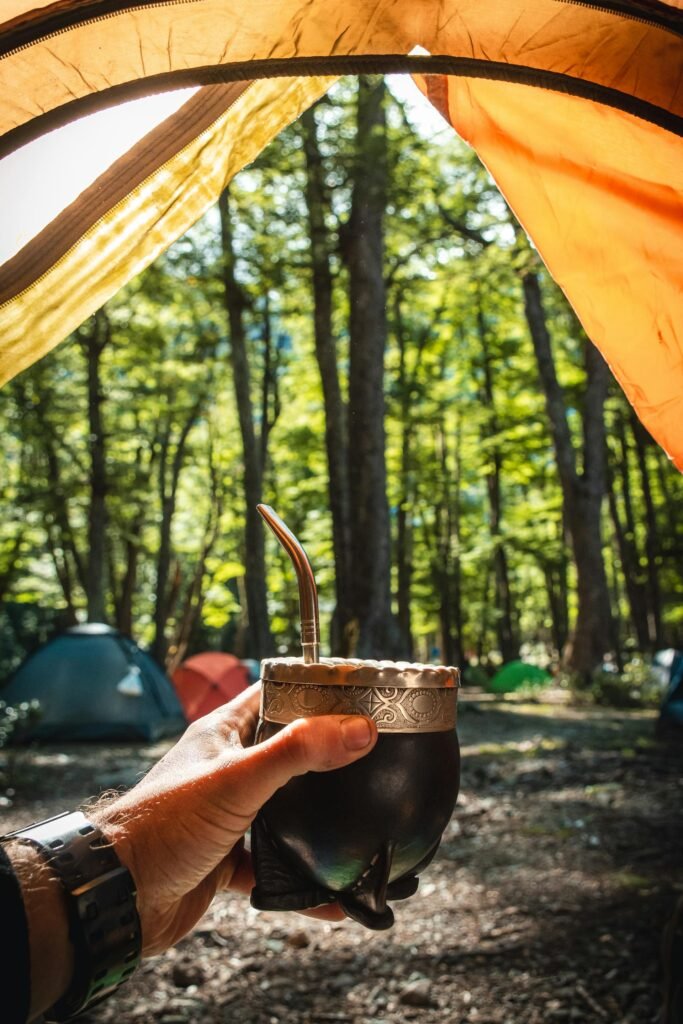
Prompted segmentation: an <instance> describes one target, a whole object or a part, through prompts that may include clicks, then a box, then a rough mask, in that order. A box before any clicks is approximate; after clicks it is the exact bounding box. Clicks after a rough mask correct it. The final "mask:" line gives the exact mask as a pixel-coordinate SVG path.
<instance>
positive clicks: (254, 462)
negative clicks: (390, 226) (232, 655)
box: [218, 189, 273, 658]
mask: <svg viewBox="0 0 683 1024" xmlns="http://www.w3.org/2000/svg"><path fill="white" fill-rule="evenodd" d="M218 209H219V212H220V220H221V242H222V249H223V256H222V270H223V287H224V300H225V308H226V311H227V315H228V325H229V331H230V363H231V366H232V376H233V384H234V391H235V401H236V404H237V411H238V416H239V424H240V432H241V435H242V449H243V454H244V477H243V493H244V515H245V528H244V567H245V589H246V599H247V613H248V616H249V621H248V626H247V634H246V649H245V651H244V654H245V655H247V656H249V657H253V658H261V657H264V656H265V655H267V654H270V653H272V650H273V640H272V636H271V632H270V622H269V619H268V602H267V596H266V563H265V545H264V531H263V523H262V520H261V517H260V516H259V514H258V512H257V510H256V506H257V505H258V504H259V502H260V501H262V499H263V471H264V464H263V457H264V449H263V447H262V446H261V444H260V442H259V439H258V437H257V434H256V429H255V427H254V410H253V404H252V399H251V374H250V370H249V358H248V354H247V339H246V330H245V325H244V310H245V306H246V296H245V294H244V291H243V289H242V288H241V287H240V284H239V282H238V280H237V275H236V273H235V259H236V257H235V245H234V239H233V226H232V218H231V211H230V197H229V191H228V189H226V190H225V191H224V192H223V193H222V195H221V196H220V198H219V200H218ZM261 429H262V430H265V429H266V425H265V422H264V423H263V424H262V428H261Z"/></svg>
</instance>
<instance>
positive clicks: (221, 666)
mask: <svg viewBox="0 0 683 1024" xmlns="http://www.w3.org/2000/svg"><path fill="white" fill-rule="evenodd" d="M173 685H174V686H175V689H176V693H177V694H178V697H179V699H180V703H181V704H182V706H183V711H184V712H185V717H186V718H187V720H188V722H194V721H196V720H197V719H198V718H202V717H203V716H204V715H208V713H209V712H210V711H213V710H214V709H215V708H218V707H220V706H221V704H225V703H226V702H227V701H229V700H232V698H233V697H236V696H237V694H238V693H241V692H242V690H245V689H246V688H247V686H248V685H249V673H248V671H247V667H246V665H244V664H243V662H241V661H240V660H239V658H236V657H235V656H234V655H233V654H223V653H221V652H220V651H206V652H204V653H203V654H195V655H193V657H191V658H187V659H186V660H185V661H184V662H183V663H182V664H181V665H179V666H178V668H177V669H176V670H175V672H174V673H173Z"/></svg>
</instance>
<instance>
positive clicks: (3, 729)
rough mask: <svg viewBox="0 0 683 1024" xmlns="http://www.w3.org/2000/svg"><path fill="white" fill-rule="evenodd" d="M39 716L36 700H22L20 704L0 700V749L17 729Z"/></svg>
mask: <svg viewBox="0 0 683 1024" xmlns="http://www.w3.org/2000/svg"><path fill="white" fill-rule="evenodd" d="M39 718H40V703H39V702H38V701H37V700H31V701H23V702H22V703H21V704H6V703H5V701H4V700H0V750H2V748H3V747H6V746H7V744H8V743H9V742H10V740H11V738H12V735H13V733H15V732H16V731H17V729H20V728H21V726H22V725H29V724H31V723H32V722H35V721H37V720H38V719H39Z"/></svg>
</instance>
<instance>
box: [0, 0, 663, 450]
mask: <svg viewBox="0 0 683 1024" xmlns="http://www.w3.org/2000/svg"><path fill="white" fill-rule="evenodd" d="M0 19H1V20H0V175H1V172H2V165H3V162H4V161H3V159H2V158H3V157H5V158H6V159H7V160H9V159H15V160H16V159H18V160H19V161H21V159H24V160H25V161H26V162H27V163H30V161H31V158H32V154H35V153H37V152H39V150H38V149H37V148H36V147H38V146H39V145H40V143H41V140H42V138H43V137H44V136H45V135H46V134H47V133H49V132H53V131H57V132H59V131H66V129H65V128H63V127H61V126H64V125H68V124H69V123H70V122H73V121H74V120H75V119H77V118H82V117H85V116H86V115H88V114H91V115H92V114H93V113H95V114H97V112H98V111H102V110H103V109H104V108H106V107H109V106H111V105H112V104H115V103H120V102H122V101H126V100H128V101H130V100H132V99H134V97H136V96H142V95H149V94H152V93H155V92H163V91H167V90H170V89H181V88H188V87H192V88H193V89H194V90H195V91H194V93H193V94H192V95H191V96H190V98H189V99H188V100H187V101H186V102H185V103H183V104H182V105H181V106H180V108H179V109H178V110H177V111H176V112H174V113H172V114H171V115H170V116H169V117H167V118H166V119H165V120H163V121H162V122H161V123H160V124H159V125H157V126H156V127H155V128H153V129H152V130H151V131H150V132H149V133H148V134H147V135H146V136H145V137H144V138H142V139H140V140H138V141H137V142H136V143H135V145H134V146H133V147H132V148H131V151H130V152H129V153H124V154H122V155H120V156H119V157H118V158H117V160H116V161H115V162H114V163H113V164H112V166H111V167H109V168H107V169H105V170H104V171H103V172H102V173H101V174H100V175H98V176H97V177H96V178H95V180H93V181H91V182H90V183H89V184H88V185H87V187H84V188H83V190H82V191H80V192H79V193H78V194H77V195H76V196H75V197H72V198H71V199H70V200H69V201H68V203H67V202H65V203H64V208H58V209H55V210H53V211H51V213H50V220H49V222H48V223H46V224H45V225H43V226H41V227H40V229H39V230H38V229H37V230H36V232H35V237H33V238H29V239H27V240H25V243H24V244H23V245H22V246H21V247H20V248H19V251H14V252H12V251H10V254H9V255H8V256H7V258H6V259H5V260H4V262H2V263H0V380H7V379H9V377H11V376H12V375H13V374H14V373H16V372H18V371H19V370H20V369H22V368H23V367H24V366H27V365H29V363H30V362H32V361H33V360H35V359H37V358H39V357H40V356H41V355H42V354H44V353H45V352H46V351H48V350H49V349H50V348H51V347H53V346H54V345H55V344H57V343H58V342H59V341H60V340H62V338H64V337H65V336H66V335H67V334H68V333H69V332H70V331H71V330H72V329H73V328H74V327H75V326H77V324H78V323H79V322H80V321H81V320H83V319H84V318H85V317H86V316H88V315H89V314H90V313H91V312H92V311H93V310H94V309H96V308H97V307H98V306H99V305H100V304H101V303H102V302H103V301H105V300H106V298H107V297H109V296H110V295H111V294H113V292H114V291H116V289H117V288H119V287H120V286H121V285H122V284H123V283H124V282H125V281H126V280H128V279H129V278H130V277H131V276H133V275H134V274H136V273H138V272H139V271H140V270H141V269H142V268H143V267H144V266H145V265H146V264H147V263H149V262H150V261H151V260H152V259H154V258H155V256H156V255H157V254H158V253H159V252H161V251H162V250H163V248H164V247H165V246H167V245H168V244H170V242H171V241H173V239H174V238H175V237H177V236H178V235H179V234H180V233H182V232H183V231H184V230H186V229H187V227H189V226H190V225H191V223H193V221H194V220H196V219H197V218H198V217H199V216H200V215H201V214H202V213H203V212H204V210H205V209H206V208H207V207H208V205H210V203H211V202H213V201H214V200H215V198H216V197H217V195H218V194H219V192H220V191H221V189H222V188H223V187H224V186H225V184H226V182H227V181H228V180H229V178H230V177H231V176H232V175H233V174H234V173H236V171H237V170H238V169H239V168H240V167H242V166H244V164H245V163H248V162H249V161H250V160H251V159H253V157H254V156H255V155H256V154H257V153H258V152H259V150H260V149H261V148H262V147H263V146H264V145H265V144H266V143H267V142H268V141H269V140H270V139H271V138H272V137H273V136H274V135H275V134H276V133H277V132H278V131H279V130H280V129H281V128H282V127H284V125H286V124H287V123H288V122H290V121H291V120H293V119H294V118H296V117H297V116H298V114H299V113H300V112H301V111H302V110H303V109H305V107H306V106H307V105H309V104H310V103H311V102H313V101H314V100H315V99H316V97H317V96H319V95H320V94H321V92H322V91H324V90H325V89H326V88H327V87H328V86H329V84H330V82H331V81H332V80H333V79H334V78H335V77H336V76H339V75H341V74H348V73H360V72H388V71H397V70H402V71H409V72H411V73H413V74H415V75H416V76H417V79H418V82H419V84H420V85H421V87H422V88H423V90H424V91H425V92H426V94H427V95H428V96H429V98H430V99H431V100H432V102H433V103H434V104H435V105H436V106H437V108H438V109H439V110H440V111H441V112H442V114H443V115H444V116H445V117H446V118H447V119H448V120H449V121H450V123H451V124H452V125H453V126H454V127H455V129H456V130H457V131H458V132H459V133H460V134H461V135H462V136H463V137H464V138H466V139H467V140H468V141H469V142H470V143H471V144H472V145H473V146H474V148H475V149H476V150H477V152H478V153H479V155H480V156H481V158H482V159H483V160H484V162H485V163H486V164H487V166H488V168H489V170H490V171H491V173H492V174H493V176H494V178H495V179H496V180H497V182H498V184H499V186H500V187H501V189H502V191H503V193H504V194H505V196H506V198H507V199H508V202H509V203H510V205H511V206H512V208H513V209H514V211H515V213H516V214H517V216H518V217H519V219H520V221H521V223H522V224H523V225H524V227H525V228H526V230H527V231H528V233H529V235H530V236H531V238H532V239H533V241H534V242H535V244H536V246H537V248H538V249H539V252H540V253H541V255H542V257H543V258H544V260H545V261H546V263H547V265H548V267H549V269H550V271H551V273H552V274H553V275H554V277H555V278H556V280H557V281H558V282H559V283H560V285H561V286H562V287H563V288H564V290H565V292H566V294H567V295H568V297H569V299H570V301H571V302H572V303H573V305H574V308H575V309H576V311H577V313H578V315H579V317H580V318H581V319H582V321H583V323H584V326H585V327H586V330H587V332H588V334H589V336H590V337H591V338H592V339H593V340H594V341H595V343H596V344H597V345H598V346H599V347H600V349H601V350H602V352H603V353H604V355H605V357H606V359H607V361H608V362H609V363H610V365H611V367H612V369H613V371H614V373H615V375H616V377H617V379H618V380H619V381H620V383H621V384H622V386H623V387H624V390H625V391H626V394H627V395H628V397H629V399H630V400H631V402H632V403H633V405H634V407H635V408H636V410H637V412H638V414H639V416H640V417H641V419H642V420H643V422H644V423H645V425H646V426H647V427H648V429H649V430H650V431H651V433H652V434H653V436H654V437H655V438H656V439H657V440H658V441H659V443H660V444H662V446H663V447H664V448H665V449H666V451H667V452H669V454H670V455H671V457H672V458H673V459H674V461H675V463H676V465H677V466H678V467H679V469H683V341H682V340H681V327H680V326H679V325H680V324H681V323H682V322H683V316H682V315H681V314H682V313H683V308H682V307H683V288H682V287H681V284H682V281H683V246H682V245H681V244H680V240H679V232H680V228H681V224H682V223H683V142H682V140H681V135H682V134H683V40H682V36H683V3H682V0H669V2H666V0H600V2H597V0H581V2H578V0H420V2H419V3H416V2H415V0H347V2H346V3H344V4H339V3H337V2H336V0H306V2H303V0H279V2H277V0H250V3H249V4H244V3H243V0H156V2H155V0H57V2H53V3H50V2H37V0H32V2H26V0H5V3H4V4H3V5H2V7H1V8H0ZM416 47H419V48H420V52H421V53H426V54H427V55H425V56H420V57H411V56H409V54H410V53H411V52H412V51H413V50H414V49H415V48H416ZM99 116H103V115H102V114H100V115H99ZM0 180H1V178H0ZM30 199H31V197H30V195H29V196H22V195H21V187H20V182H19V183H18V185H17V187H16V188H13V187H9V188H8V187H5V188H4V189H3V191H2V193H1V194H0V224H2V223H3V217H2V213H3V206H4V205H5V204H7V205H15V206H16V204H17V203H21V202H22V201H25V202H28V203H30Z"/></svg>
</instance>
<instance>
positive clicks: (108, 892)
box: [0, 811, 142, 1021]
mask: <svg viewBox="0 0 683 1024" xmlns="http://www.w3.org/2000/svg"><path fill="white" fill-rule="evenodd" d="M9 840H12V841H13V842H20V843H29V844H30V845H31V846H34V847H35V848H36V849H37V850H38V851H39V853H40V854H41V856H42V857H43V858H44V860H45V861H46V862H47V863H48V864H49V866H50V868H51V869H52V871H53V872H54V873H55V875H56V876H57V877H58V878H59V880H60V881H61V883H62V885H63V887H64V889H65V891H66V894H67V905H68V914H69V937H70V939H71V941H72V943H73V946H74V974H73V978H72V980H71V985H70V987H69V990H68V992H67V993H66V994H65V995H64V996H62V998H61V999H60V1000H59V1001H58V1002H57V1003H55V1005H54V1006H53V1007H52V1009H51V1010H49V1011H47V1013H46V1014H45V1019H46V1020H48V1021H65V1020H69V1019H70V1018H71V1017H74V1016H75V1015H76V1014H78V1013H81V1011H83V1010H85V1008H86V1007H89V1006H92V1005H93V1004H94V1003H97V1002H99V1001H100V999H104V998H105V996H108V995H110V994H111V993H112V992H113V991H114V990H115V989H116V988H118V986H119V985H120V984H121V983H122V982H124V981H126V980H127V979H128V978H129V977H130V976H131V975H132V974H133V972H134V970H135V968H136V967H137V965H138V963H139V962H140V951H141V948H142V935H141V930H140V918H139V916H138V912H137V907H136V903H135V896H136V891H135V883H134V881H133V877H132V875H131V873H130V871H128V869H127V868H126V867H124V866H123V865H122V864H121V861H120V860H119V858H118V857H117V855H116V852H115V851H114V847H113V845H112V844H111V843H110V842H109V840H108V839H107V838H106V837H105V836H104V835H103V834H102V832H101V831H100V830H99V829H98V828H97V826H96V825H93V823H92V822H91V821H88V819H87V818H86V817H85V815H84V814H82V813H81V812H80V811H73V812H67V813H65V814H58V815H57V816H56V817H54V818H47V819H46V820H45V821H39V822H36V823H35V824H33V825H29V826H28V827H27V828H22V829H18V831H16V832H10V833H9V834H8V835H5V836H2V837H1V838H0V842H7V841H9Z"/></svg>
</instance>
